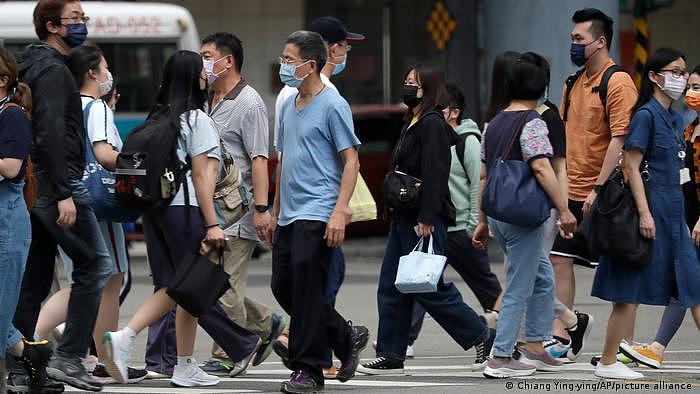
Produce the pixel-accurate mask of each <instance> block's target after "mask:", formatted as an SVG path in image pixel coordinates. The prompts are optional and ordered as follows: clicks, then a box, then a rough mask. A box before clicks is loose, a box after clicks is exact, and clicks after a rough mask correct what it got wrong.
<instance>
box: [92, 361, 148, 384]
mask: <svg viewBox="0 0 700 394" xmlns="http://www.w3.org/2000/svg"><path fill="white" fill-rule="evenodd" d="M126 370H127V379H126V382H127V383H138V382H140V381H142V380H144V379H146V375H148V371H146V370H145V369H136V368H131V367H127V368H126ZM92 377H94V378H96V379H97V381H98V382H100V383H102V384H114V383H117V381H116V380H115V379H114V378H113V377H111V376H109V373H108V372H107V369H106V368H105V366H104V364H97V365H95V369H94V370H93V371H92Z"/></svg>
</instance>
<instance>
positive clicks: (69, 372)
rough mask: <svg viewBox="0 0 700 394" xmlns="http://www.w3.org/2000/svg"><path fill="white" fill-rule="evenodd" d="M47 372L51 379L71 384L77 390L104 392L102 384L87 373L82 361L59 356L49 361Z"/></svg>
mask: <svg viewBox="0 0 700 394" xmlns="http://www.w3.org/2000/svg"><path fill="white" fill-rule="evenodd" d="M46 372H47V374H48V375H49V377H50V378H51V379H54V380H57V381H59V382H63V383H66V384H69V385H71V386H73V387H75V388H78V389H81V390H87V391H102V383H100V382H98V381H96V380H95V379H93V378H92V377H91V376H90V375H88V374H87V372H85V368H84V367H83V364H82V363H81V362H80V360H79V359H78V358H77V357H76V358H75V359H69V358H65V357H61V356H57V357H55V358H53V359H52V360H51V361H49V366H48V367H46Z"/></svg>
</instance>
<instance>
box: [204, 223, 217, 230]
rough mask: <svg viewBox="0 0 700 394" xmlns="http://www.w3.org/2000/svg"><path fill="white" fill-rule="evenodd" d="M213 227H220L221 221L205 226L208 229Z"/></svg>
mask: <svg viewBox="0 0 700 394" xmlns="http://www.w3.org/2000/svg"><path fill="white" fill-rule="evenodd" d="M212 227H219V223H216V224H210V225H207V226H204V228H206V229H207V230H208V229H210V228H212Z"/></svg>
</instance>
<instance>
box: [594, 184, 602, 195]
mask: <svg viewBox="0 0 700 394" xmlns="http://www.w3.org/2000/svg"><path fill="white" fill-rule="evenodd" d="M602 189H603V185H595V186H594V187H593V190H595V193H596V194H600V191H601V190H602Z"/></svg>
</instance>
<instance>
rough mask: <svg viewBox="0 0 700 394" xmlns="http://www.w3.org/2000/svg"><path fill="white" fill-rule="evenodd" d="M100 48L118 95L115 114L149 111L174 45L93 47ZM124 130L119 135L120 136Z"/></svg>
mask: <svg viewBox="0 0 700 394" xmlns="http://www.w3.org/2000/svg"><path fill="white" fill-rule="evenodd" d="M97 45H99V46H100V48H102V51H103V52H104V54H105V58H106V59H107V62H108V63H109V68H110V70H111V71H112V74H113V75H114V80H115V83H116V85H117V90H118V91H119V93H120V94H121V98H120V99H119V103H118V104H117V111H118V112H138V113H144V112H146V113H147V112H148V111H150V110H151V107H152V106H153V102H154V100H155V97H156V93H157V92H158V85H160V80H161V77H162V75H163V67H164V66H165V62H166V61H167V60H168V58H169V57H170V56H171V55H172V54H173V53H175V51H176V50H177V47H176V45H175V44H174V43H99V42H98V43H97ZM120 131H121V128H120ZM126 131H128V130H125V131H122V133H124V132H126Z"/></svg>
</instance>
